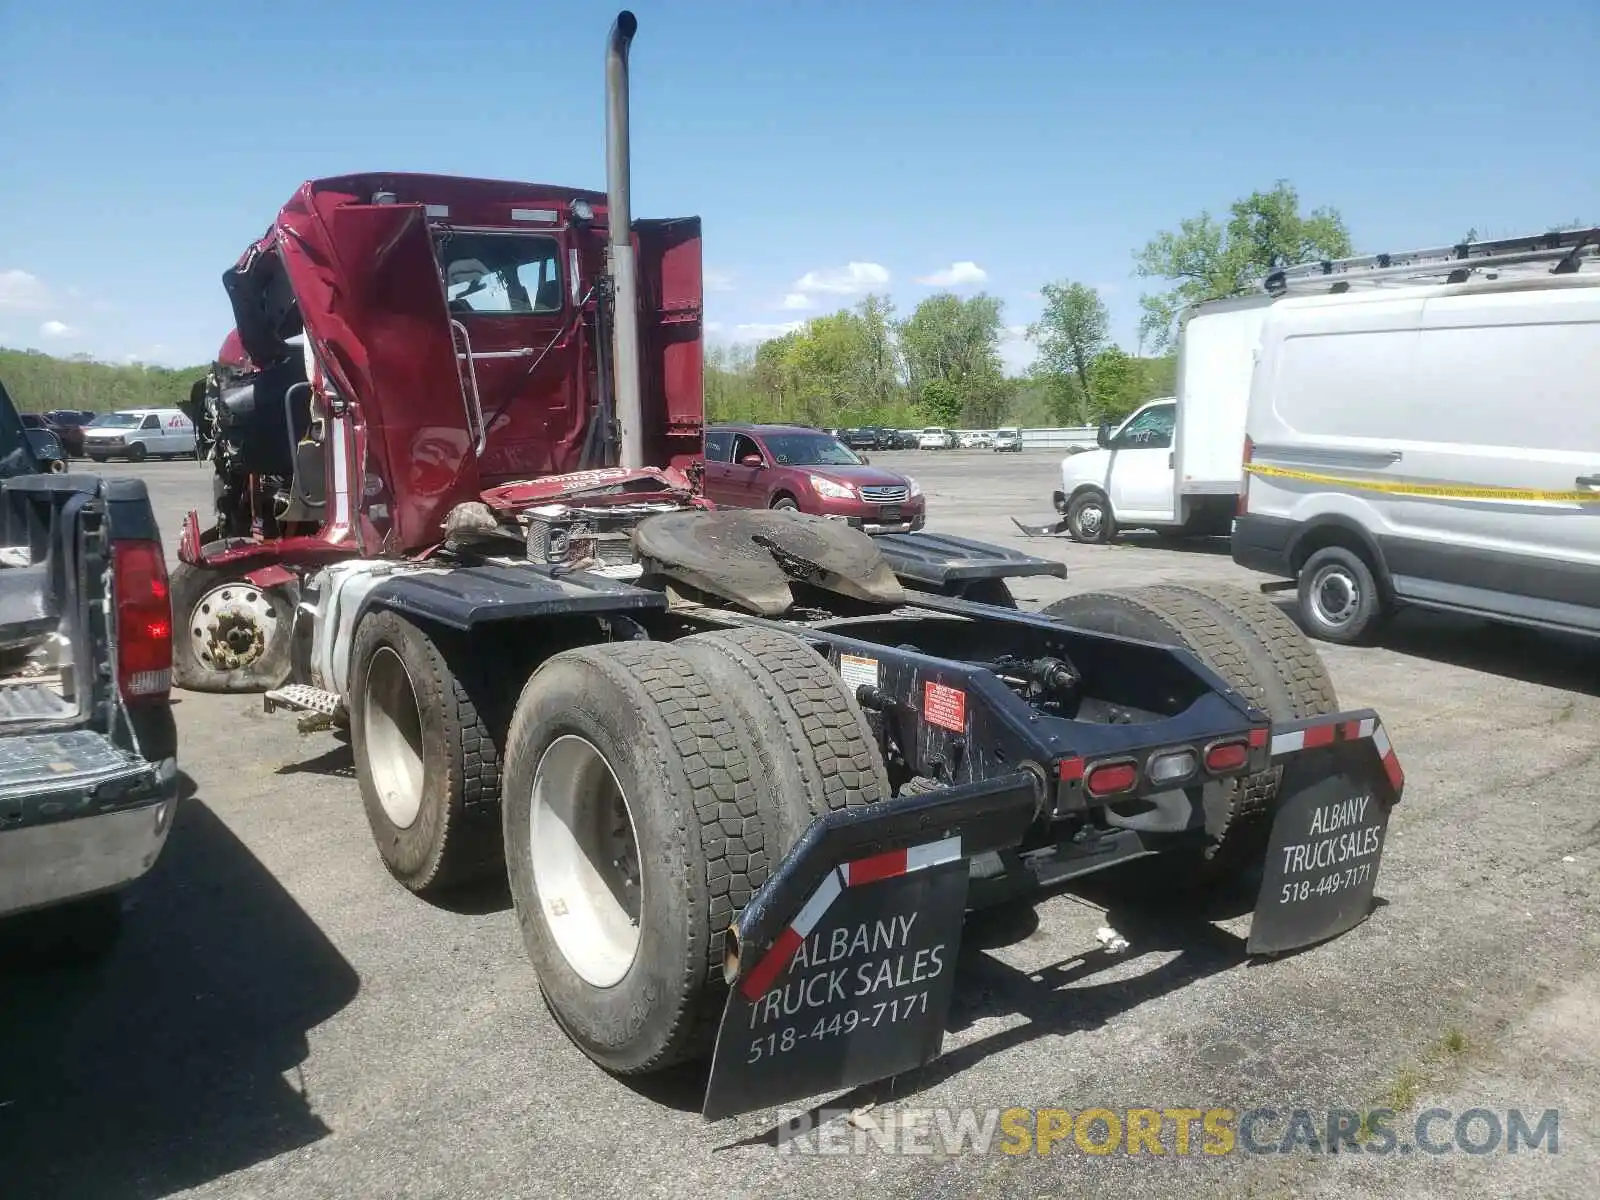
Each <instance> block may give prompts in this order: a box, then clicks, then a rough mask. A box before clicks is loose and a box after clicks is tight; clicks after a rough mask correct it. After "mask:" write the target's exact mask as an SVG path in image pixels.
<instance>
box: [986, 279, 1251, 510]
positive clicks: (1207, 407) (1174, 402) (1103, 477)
mask: <svg viewBox="0 0 1600 1200" xmlns="http://www.w3.org/2000/svg"><path fill="white" fill-rule="evenodd" d="M1271 304H1272V297H1271V296H1268V295H1266V294H1259V295H1254V296H1239V297H1234V298H1231V299H1227V300H1211V301H1207V302H1206V303H1204V304H1198V305H1196V306H1194V307H1193V308H1191V309H1189V310H1188V311H1187V312H1185V314H1184V316H1183V320H1182V325H1181V328H1180V331H1179V335H1178V388H1177V391H1178V394H1177V395H1176V396H1167V397H1163V398H1162V399H1159V400H1152V401H1150V402H1149V403H1148V404H1146V405H1144V406H1143V407H1142V408H1139V409H1138V410H1136V411H1135V412H1134V413H1133V414H1132V415H1131V416H1130V417H1128V419H1127V420H1126V421H1124V422H1122V424H1121V425H1119V426H1117V427H1116V428H1115V429H1112V428H1111V427H1109V426H1105V425H1102V426H1101V427H1100V432H1099V436H1098V439H1097V440H1098V442H1099V446H1100V448H1099V449H1098V450H1090V451H1087V452H1086V453H1083V454H1073V455H1070V456H1068V457H1067V458H1065V459H1063V460H1062V462H1061V490H1060V491H1058V492H1056V493H1055V494H1054V496H1053V497H1052V498H1053V500H1054V502H1055V506H1056V511H1057V512H1059V513H1060V514H1061V517H1062V519H1061V520H1060V521H1059V522H1057V523H1056V524H1054V525H1048V526H1028V525H1023V524H1022V523H1021V522H1020V521H1018V522H1017V525H1018V526H1019V527H1020V528H1021V529H1022V530H1023V531H1024V532H1026V533H1032V534H1042V533H1060V532H1063V531H1065V532H1066V533H1068V534H1070V535H1071V536H1072V538H1073V539H1074V540H1075V541H1080V542H1104V541H1109V540H1110V539H1111V538H1113V537H1115V536H1116V534H1117V531H1118V530H1120V529H1132V528H1139V529H1154V530H1156V531H1157V532H1158V533H1163V534H1170V535H1175V536H1180V537H1188V536H1197V535H1208V534H1209V535H1217V534H1226V533H1227V532H1228V530H1229V527H1230V524H1231V522H1232V520H1233V516H1234V512H1235V510H1236V509H1237V507H1238V499H1239V490H1240V486H1241V484H1240V471H1239V461H1240V453H1241V451H1242V449H1243V446H1244V417H1245V408H1246V407H1247V405H1248V402H1249V398H1250V376H1251V372H1252V371H1253V370H1254V368H1255V360H1256V348H1257V344H1258V341H1259V337H1260V332H1261V323H1262V321H1263V319H1264V318H1265V316H1266V313H1267V310H1268V309H1269V308H1270V306H1271Z"/></svg>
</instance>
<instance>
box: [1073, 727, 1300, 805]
mask: <svg viewBox="0 0 1600 1200" xmlns="http://www.w3.org/2000/svg"><path fill="white" fill-rule="evenodd" d="M1269 736H1270V731H1269V730H1268V729H1267V727H1266V726H1260V727H1257V728H1253V729H1251V730H1250V731H1249V733H1248V734H1247V735H1245V736H1243V737H1230V738H1221V739H1219V740H1217V741H1214V742H1211V743H1208V744H1207V745H1206V746H1205V747H1204V748H1203V749H1202V748H1201V747H1199V746H1164V747H1162V748H1160V749H1157V750H1152V751H1150V752H1148V753H1147V754H1142V755H1137V756H1131V757H1130V756H1119V757H1116V758H1106V759H1098V760H1094V761H1090V760H1088V759H1084V758H1063V759H1060V760H1059V761H1058V762H1057V763H1056V778H1057V779H1059V780H1060V781H1061V782H1062V783H1063V784H1065V785H1067V786H1068V787H1074V786H1081V787H1082V788H1083V791H1084V792H1085V793H1087V794H1088V795H1089V796H1091V797H1092V798H1094V799H1096V800H1103V799H1105V798H1106V797H1108V796H1117V795H1121V794H1123V793H1125V792H1132V791H1136V790H1138V789H1139V788H1140V787H1141V785H1142V786H1143V787H1144V788H1145V789H1146V790H1149V791H1161V790H1164V789H1167V788H1176V787H1184V786H1187V785H1188V784H1191V783H1196V782H1202V781H1203V780H1205V779H1208V778H1209V779H1216V778H1226V777H1228V776H1232V775H1239V774H1242V773H1244V772H1246V771H1248V770H1250V769H1251V768H1252V759H1256V760H1262V761H1257V762H1255V763H1254V767H1255V768H1256V769H1260V768H1262V767H1264V766H1265V765H1266V763H1265V761H1264V759H1263V755H1262V752H1263V751H1265V750H1266V748H1267V740H1268V737H1269Z"/></svg>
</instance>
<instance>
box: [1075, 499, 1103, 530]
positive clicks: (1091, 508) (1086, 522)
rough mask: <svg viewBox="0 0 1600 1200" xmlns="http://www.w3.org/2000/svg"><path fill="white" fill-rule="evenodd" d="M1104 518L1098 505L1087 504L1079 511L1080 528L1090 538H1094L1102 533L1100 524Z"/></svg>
mask: <svg viewBox="0 0 1600 1200" xmlns="http://www.w3.org/2000/svg"><path fill="white" fill-rule="evenodd" d="M1104 517H1105V514H1104V513H1103V512H1102V511H1101V510H1100V506H1099V505H1098V504H1092V503H1091V504H1085V505H1084V506H1083V507H1082V508H1080V509H1079V510H1078V528H1079V529H1080V530H1081V531H1082V532H1083V533H1085V534H1086V535H1088V536H1089V537H1094V536H1095V535H1097V534H1098V533H1099V532H1100V522H1101V520H1103V519H1104Z"/></svg>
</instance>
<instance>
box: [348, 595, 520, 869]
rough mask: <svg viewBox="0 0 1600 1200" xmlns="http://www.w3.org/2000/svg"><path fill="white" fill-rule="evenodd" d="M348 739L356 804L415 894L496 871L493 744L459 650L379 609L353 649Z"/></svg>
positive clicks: (387, 860)
mask: <svg viewBox="0 0 1600 1200" xmlns="http://www.w3.org/2000/svg"><path fill="white" fill-rule="evenodd" d="M350 658H351V663H352V667H351V679H350V742H351V746H352V748H353V751H354V755H355V762H356V781H357V783H358V784H359V786H360V789H361V803H362V807H363V808H364V809H365V810H366V814H367V823H368V824H369V825H370V826H371V828H372V838H373V841H374V842H375V843H376V844H377V847H378V855H379V857H380V858H382V859H383V865H384V866H385V867H387V868H388V869H389V873H390V874H391V875H393V876H394V877H395V878H396V879H398V880H399V881H400V882H401V883H402V884H404V885H405V886H406V887H407V888H408V889H410V890H411V891H413V892H416V893H418V894H419V895H437V894H440V893H443V892H446V891H449V890H450V889H452V888H457V887H461V886H464V885H466V884H468V883H472V882H475V881H477V880H480V879H484V878H487V877H490V876H492V875H494V874H496V873H497V872H498V871H499V870H500V869H501V862H502V859H501V852H500V750H499V744H498V742H497V740H496V738H495V736H494V732H493V730H492V729H491V728H490V727H489V724H488V722H487V721H486V719H485V715H484V713H483V712H482V711H481V706H482V704H483V702H484V694H485V691H486V685H478V686H473V687H469V686H468V683H469V680H471V681H472V682H474V683H476V681H475V680H472V679H471V677H470V676H468V675H467V674H466V671H465V667H464V664H463V663H462V661H461V660H462V659H463V658H464V656H463V655H461V654H459V653H456V652H450V653H447V650H446V647H444V646H442V645H441V644H440V643H439V642H438V641H436V640H435V639H434V638H433V637H431V636H429V634H427V633H426V632H424V631H423V630H422V629H419V628H418V627H417V626H416V625H413V624H412V623H411V622H410V621H407V620H406V619H405V618H403V617H400V616H397V615H396V614H394V613H391V612H377V613H373V614H371V615H370V616H368V617H366V618H364V619H363V620H362V622H361V624H360V625H359V626H358V627H357V629H356V637H355V645H354V646H353V647H352V649H351V655H350Z"/></svg>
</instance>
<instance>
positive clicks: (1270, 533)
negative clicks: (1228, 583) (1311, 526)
mask: <svg viewBox="0 0 1600 1200" xmlns="http://www.w3.org/2000/svg"><path fill="white" fill-rule="evenodd" d="M1297 528H1298V525H1297V523H1296V522H1294V521H1291V520H1289V519H1288V518H1286V517H1261V516H1254V515H1251V514H1250V513H1245V514H1244V515H1243V516H1239V517H1235V518H1234V520H1233V561H1234V562H1236V563H1238V564H1239V565H1240V566H1241V567H1249V568H1250V569H1251V570H1252V571H1260V572H1261V573H1262V574H1263V575H1276V576H1278V577H1279V578H1280V579H1293V578H1294V576H1295V569H1294V566H1293V565H1292V561H1291V556H1290V552H1291V550H1292V548H1293V542H1294V533H1295V530H1296V529H1297Z"/></svg>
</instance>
